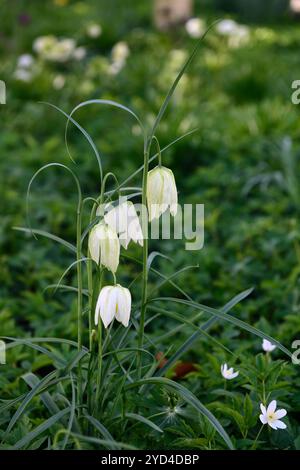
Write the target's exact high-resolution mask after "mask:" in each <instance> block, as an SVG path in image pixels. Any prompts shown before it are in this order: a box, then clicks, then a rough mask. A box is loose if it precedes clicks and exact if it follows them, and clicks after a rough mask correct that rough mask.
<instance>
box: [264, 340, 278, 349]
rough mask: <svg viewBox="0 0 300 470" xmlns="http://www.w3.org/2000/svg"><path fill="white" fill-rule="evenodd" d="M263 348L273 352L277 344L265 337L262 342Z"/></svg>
mask: <svg viewBox="0 0 300 470" xmlns="http://www.w3.org/2000/svg"><path fill="white" fill-rule="evenodd" d="M262 348H263V350H264V351H265V352H272V351H274V349H276V346H275V345H274V344H272V343H271V342H270V341H268V340H267V339H264V340H263V342H262Z"/></svg>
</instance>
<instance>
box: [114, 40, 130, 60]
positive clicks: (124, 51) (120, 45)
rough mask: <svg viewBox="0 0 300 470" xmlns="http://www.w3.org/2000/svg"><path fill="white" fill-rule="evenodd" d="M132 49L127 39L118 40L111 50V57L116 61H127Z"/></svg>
mask: <svg viewBox="0 0 300 470" xmlns="http://www.w3.org/2000/svg"><path fill="white" fill-rule="evenodd" d="M129 54H130V51H129V47H128V44H127V43H126V42H125V41H120V42H117V43H116V44H115V45H114V47H113V48H112V50H111V57H112V60H113V61H114V62H120V61H125V60H126V59H127V57H128V56H129Z"/></svg>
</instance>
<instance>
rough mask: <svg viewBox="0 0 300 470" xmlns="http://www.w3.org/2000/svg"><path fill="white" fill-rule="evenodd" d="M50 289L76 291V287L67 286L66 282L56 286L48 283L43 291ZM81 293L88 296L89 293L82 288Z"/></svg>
mask: <svg viewBox="0 0 300 470" xmlns="http://www.w3.org/2000/svg"><path fill="white" fill-rule="evenodd" d="M50 289H54V290H58V289H59V290H63V291H67V292H76V293H77V292H78V288H77V287H73V286H67V285H66V284H60V285H59V287H57V284H49V285H48V286H46V287H45V289H44V292H45V291H46V290H50ZM82 295H85V296H86V297H89V293H88V290H87V289H82Z"/></svg>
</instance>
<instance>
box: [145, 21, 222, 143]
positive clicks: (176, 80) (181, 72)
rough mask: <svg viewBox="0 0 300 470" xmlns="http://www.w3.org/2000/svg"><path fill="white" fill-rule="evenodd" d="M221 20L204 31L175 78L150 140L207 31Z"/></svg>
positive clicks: (150, 139)
mask: <svg viewBox="0 0 300 470" xmlns="http://www.w3.org/2000/svg"><path fill="white" fill-rule="evenodd" d="M218 22H219V20H217V21H214V22H213V23H212V24H211V25H210V26H209V27H208V28H207V30H206V31H205V32H204V34H203V35H202V37H201V38H200V39H199V41H198V42H197V44H196V46H195V47H194V50H193V51H192V53H191V55H190V56H189V58H188V59H187V61H186V62H185V64H184V65H183V66H182V68H181V70H180V71H179V73H178V75H177V77H176V78H175V80H174V82H173V84H172V86H171V88H170V89H169V91H168V93H167V96H166V98H165V99H164V101H163V104H162V105H161V108H160V110H159V112H158V115H157V117H156V119H155V122H154V124H153V127H152V130H151V133H150V136H149V142H151V141H152V138H153V136H154V134H155V132H156V129H157V127H158V125H159V123H160V121H161V119H162V117H163V115H164V113H165V111H166V109H167V106H168V104H169V102H170V100H171V98H172V96H173V94H174V91H175V90H176V87H177V85H178V83H179V81H180V79H181V78H182V76H183V75H184V73H185V71H186V69H187V68H188V66H189V65H190V64H191V62H192V61H193V59H194V57H195V56H196V54H197V52H198V50H199V48H200V45H201V43H202V41H203V39H204V38H205V36H206V35H207V33H208V32H209V31H210V30H211V29H212V28H213V27H214V26H215V24H217V23H218Z"/></svg>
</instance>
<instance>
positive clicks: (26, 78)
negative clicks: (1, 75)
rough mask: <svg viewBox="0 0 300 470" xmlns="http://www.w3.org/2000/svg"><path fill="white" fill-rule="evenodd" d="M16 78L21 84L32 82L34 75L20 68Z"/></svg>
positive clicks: (15, 74) (15, 75)
mask: <svg viewBox="0 0 300 470" xmlns="http://www.w3.org/2000/svg"><path fill="white" fill-rule="evenodd" d="M14 78H15V79H16V80H19V81H20V82H31V80H32V78H33V73H32V71H31V70H28V69H22V68H19V69H17V70H16V71H15V72H14Z"/></svg>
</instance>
